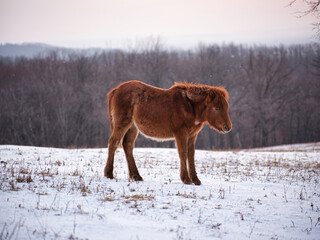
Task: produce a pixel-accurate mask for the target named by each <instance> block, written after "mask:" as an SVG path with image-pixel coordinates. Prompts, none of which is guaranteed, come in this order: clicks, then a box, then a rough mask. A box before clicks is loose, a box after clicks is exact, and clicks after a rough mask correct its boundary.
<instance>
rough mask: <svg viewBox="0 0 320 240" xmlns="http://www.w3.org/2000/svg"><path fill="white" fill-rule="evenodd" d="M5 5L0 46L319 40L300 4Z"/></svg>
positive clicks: (60, 0) (105, 1) (121, 1)
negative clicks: (301, 13) (156, 39)
mask: <svg viewBox="0 0 320 240" xmlns="http://www.w3.org/2000/svg"><path fill="white" fill-rule="evenodd" d="M289 1H290V0H225V1H222V0H0V43H2V44H4V43H24V42H41V43H48V44H54V45H59V46H66V47H94V46H96V47H107V48H110V47H127V46H128V45H130V44H132V43H135V42H139V41H140V40H141V39H144V38H147V37H150V36H154V37H161V39H162V40H163V42H164V43H165V45H167V46H173V47H182V48H189V47H193V46H196V45H197V44H198V43H199V42H203V43H230V42H233V43H236V44H237V43H244V44H253V43H256V44H269V45H270V44H272V45H273V44H291V43H307V42H312V41H315V38H313V35H314V33H315V32H314V31H313V30H312V22H315V19H313V18H312V17H311V16H307V17H304V18H297V14H295V13H296V12H297V11H299V10H303V9H305V6H304V4H303V3H302V2H301V0H298V3H297V4H296V5H294V7H286V6H287V5H288V3H289Z"/></svg>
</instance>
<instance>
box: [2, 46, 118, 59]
mask: <svg viewBox="0 0 320 240" xmlns="http://www.w3.org/2000/svg"><path fill="white" fill-rule="evenodd" d="M62 50H63V51H66V52H83V53H85V54H86V55H87V56H88V55H93V54H95V53H101V52H104V51H117V50H115V49H114V50H107V49H102V48H87V49H80V48H63V47H57V46H52V45H48V44H44V43H23V44H9V43H6V44H0V57H26V58H33V57H36V56H41V55H46V54H47V53H48V52H50V51H62Z"/></svg>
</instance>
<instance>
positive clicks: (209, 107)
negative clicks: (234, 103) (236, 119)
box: [187, 87, 232, 133]
mask: <svg viewBox="0 0 320 240" xmlns="http://www.w3.org/2000/svg"><path fill="white" fill-rule="evenodd" d="M202 93H203V92H202ZM205 93H206V94H201V95H200V94H199V95H197V94H194V93H190V92H188V93H187V96H188V98H189V99H190V100H192V102H194V103H196V104H197V105H198V109H199V110H200V112H201V114H200V115H201V116H200V119H201V121H203V122H207V123H208V124H209V126H210V127H211V128H213V129H215V130H217V131H218V132H219V133H228V132H230V131H231V128H232V123H231V121H230V117H229V103H228V99H229V94H228V92H227V90H226V89H225V88H223V87H210V88H209V89H206V91H205Z"/></svg>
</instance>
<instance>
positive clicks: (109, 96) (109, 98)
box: [107, 88, 116, 132]
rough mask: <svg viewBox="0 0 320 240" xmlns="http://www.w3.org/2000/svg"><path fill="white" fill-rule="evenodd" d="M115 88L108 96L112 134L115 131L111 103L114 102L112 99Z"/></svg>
mask: <svg viewBox="0 0 320 240" xmlns="http://www.w3.org/2000/svg"><path fill="white" fill-rule="evenodd" d="M115 90H116V89H115V88H114V89H112V90H111V91H110V92H109V93H108V95H107V106H108V117H109V123H110V129H111V132H112V131H113V124H114V122H113V117H112V109H111V108H112V105H111V101H112V97H113V95H114V93H115Z"/></svg>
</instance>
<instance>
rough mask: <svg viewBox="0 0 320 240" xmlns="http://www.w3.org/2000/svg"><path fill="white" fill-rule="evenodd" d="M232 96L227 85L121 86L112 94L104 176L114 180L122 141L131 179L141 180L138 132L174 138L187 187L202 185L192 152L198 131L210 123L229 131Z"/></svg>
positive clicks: (151, 135) (182, 178)
mask: <svg viewBox="0 0 320 240" xmlns="http://www.w3.org/2000/svg"><path fill="white" fill-rule="evenodd" d="M228 98H229V95H228V92H227V91H226V90H225V89H224V88H223V87H212V86H207V85H200V84H189V83H176V84H175V85H174V86H172V87H171V88H169V89H161V88H156V87H153V86H150V85H147V84H145V83H142V82H139V81H128V82H125V83H122V84H120V85H119V86H118V87H116V88H114V89H112V90H111V91H110V92H109V93H108V100H107V101H108V113H109V120H110V125H111V130H112V134H111V136H110V138H109V143H108V160H107V164H106V166H105V169H104V175H105V176H106V177H108V178H113V162H114V154H115V151H116V149H117V147H118V146H119V144H121V143H122V146H123V149H124V152H125V155H126V159H127V162H128V169H129V177H130V179H132V180H135V181H142V177H141V176H140V174H139V171H138V169H137V166H136V164H135V160H134V158H133V154H132V152H133V148H134V143H135V140H136V138H137V135H138V133H139V132H141V133H142V134H143V135H144V136H146V137H148V138H152V139H155V140H160V141H163V140H175V141H176V146H177V148H178V153H179V157H180V178H181V180H182V182H183V183H185V184H191V183H194V184H196V185H200V184H201V182H200V180H199V179H198V177H197V173H196V169H195V164H194V153H195V142H196V139H197V136H198V133H199V132H200V130H201V129H202V127H203V124H204V123H208V124H209V126H210V127H211V128H214V129H215V130H217V131H218V132H220V133H227V132H229V131H230V130H231V121H230V118H229V114H228V108H229V104H228Z"/></svg>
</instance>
